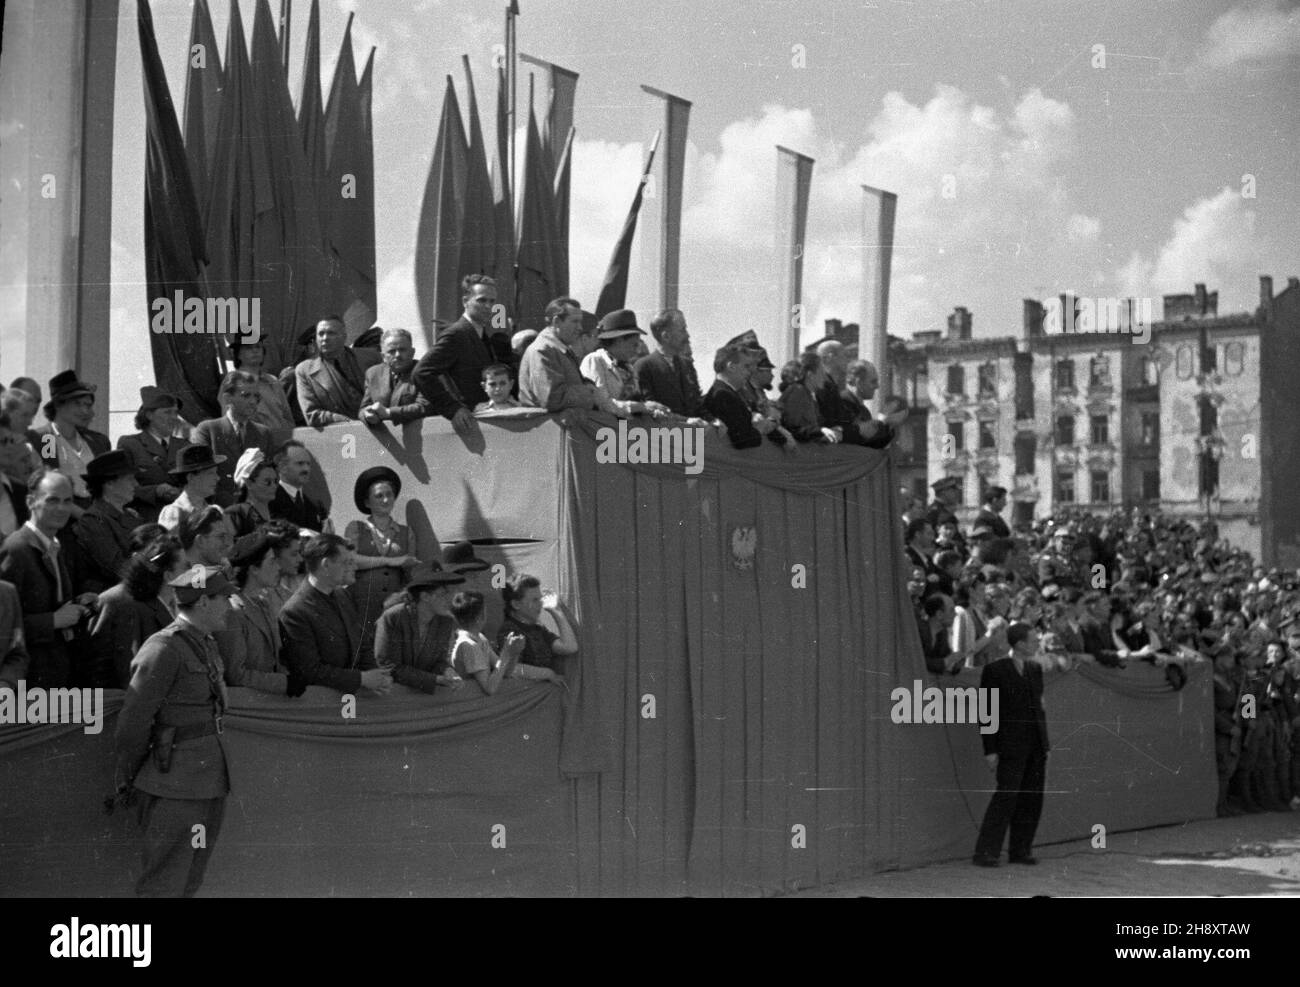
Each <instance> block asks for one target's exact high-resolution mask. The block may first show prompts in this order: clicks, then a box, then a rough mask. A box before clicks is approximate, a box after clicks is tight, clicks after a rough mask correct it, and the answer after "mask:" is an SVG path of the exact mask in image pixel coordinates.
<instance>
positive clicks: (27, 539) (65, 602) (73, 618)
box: [0, 470, 96, 688]
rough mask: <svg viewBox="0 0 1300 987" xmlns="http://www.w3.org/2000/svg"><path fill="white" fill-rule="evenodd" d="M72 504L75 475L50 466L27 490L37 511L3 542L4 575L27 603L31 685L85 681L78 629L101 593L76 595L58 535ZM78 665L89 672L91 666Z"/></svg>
mask: <svg viewBox="0 0 1300 987" xmlns="http://www.w3.org/2000/svg"><path fill="white" fill-rule="evenodd" d="M72 506H73V503H72V481H71V480H69V479H68V478H67V477H66V476H64V475H63V474H62V473H60V472H58V471H57V470H47V471H46V472H45V473H44V474H43V475H41V476H40V477H39V479H38V480H36V481H35V482H34V485H33V486H32V489H31V491H30V492H29V493H28V494H27V507H28V509H29V510H30V511H31V517H30V518H28V520H27V523H26V524H24V525H23V526H22V527H21V528H19V529H18V530H17V531H15V532H14V533H13V534H12V535H10V536H9V537H8V538H6V539H5V540H4V545H3V546H0V579H3V580H5V581H6V582H9V583H12V584H13V586H14V589H16V590H17V591H18V600H19V603H20V605H21V606H22V614H23V636H24V638H25V639H26V642H27V653H28V654H29V655H30V657H31V663H30V665H29V668H28V679H27V684H28V685H30V686H43V687H46V688H56V687H57V688H63V687H67V686H72V685H81V684H83V682H82V679H84V678H85V677H86V675H82V674H74V669H73V655H74V653H75V650H76V649H75V648H74V645H73V642H74V640H75V633H74V632H75V630H76V629H77V628H78V627H79V626H80V625H81V624H82V623H83V622H84V621H85V620H86V618H87V617H88V616H89V615H90V613H91V612H92V609H93V607H94V604H95V600H96V598H95V594H94V593H83V594H81V595H80V596H76V595H74V593H73V585H72V575H71V573H70V571H69V569H68V564H67V561H66V560H65V559H64V558H63V549H62V546H61V545H60V544H59V539H58V533H59V531H60V530H62V529H63V527H64V525H66V524H67V523H68V519H69V518H70V517H71V516H72ZM75 671H76V672H77V673H81V672H85V673H87V674H88V673H89V668H88V667H87V668H85V669H80V668H79V669H76V670H75ZM74 679H75V680H76V681H74ZM84 684H87V685H89V684H91V683H89V682H86V683H84Z"/></svg>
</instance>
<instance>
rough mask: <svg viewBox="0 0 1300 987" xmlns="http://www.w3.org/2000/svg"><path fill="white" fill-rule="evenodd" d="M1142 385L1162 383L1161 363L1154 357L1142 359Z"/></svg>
mask: <svg viewBox="0 0 1300 987" xmlns="http://www.w3.org/2000/svg"><path fill="white" fill-rule="evenodd" d="M1142 383H1144V384H1148V385H1156V384H1159V383H1160V361H1159V360H1157V359H1156V358H1155V357H1154V356H1144V357H1143V358H1142Z"/></svg>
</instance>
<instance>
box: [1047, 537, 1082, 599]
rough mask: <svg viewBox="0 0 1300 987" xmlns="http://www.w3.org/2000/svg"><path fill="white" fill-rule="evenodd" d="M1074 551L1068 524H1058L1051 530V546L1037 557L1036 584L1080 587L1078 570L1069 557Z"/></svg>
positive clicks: (1072, 538)
mask: <svg viewBox="0 0 1300 987" xmlns="http://www.w3.org/2000/svg"><path fill="white" fill-rule="evenodd" d="M1073 553H1074V531H1073V530H1071V528H1070V526H1069V525H1065V524H1063V525H1060V526H1059V527H1057V528H1056V530H1054V531H1053V532H1052V543H1051V547H1050V548H1048V550H1047V551H1046V552H1044V553H1043V554H1042V555H1040V556H1039V557H1038V585H1039V586H1046V585H1047V584H1048V583H1056V585H1057V586H1062V587H1064V586H1073V587H1074V588H1076V589H1082V588H1083V585H1082V583H1081V582H1080V580H1079V574H1078V570H1077V569H1076V568H1075V565H1074V560H1073V558H1072V557H1071V556H1072V555H1073Z"/></svg>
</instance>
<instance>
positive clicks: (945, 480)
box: [925, 476, 961, 531]
mask: <svg viewBox="0 0 1300 987" xmlns="http://www.w3.org/2000/svg"><path fill="white" fill-rule="evenodd" d="M930 489H931V490H933V491H934V503H932V504H931V505H930V506H929V508H927V509H926V512H925V516H926V519H927V520H928V521H929V522H930V526H931V527H932V528H934V530H935V531H938V530H939V525H941V524H945V523H951V524H956V523H957V515H956V514H954V513H953V508H954V507H959V506H961V477H958V476H945V477H940V478H939V479H938V480H935V481H934V482H933V483H931V484H930Z"/></svg>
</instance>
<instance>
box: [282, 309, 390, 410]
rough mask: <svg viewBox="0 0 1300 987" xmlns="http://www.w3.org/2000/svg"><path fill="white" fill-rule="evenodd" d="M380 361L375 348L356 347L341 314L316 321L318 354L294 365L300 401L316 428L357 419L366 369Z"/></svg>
mask: <svg viewBox="0 0 1300 987" xmlns="http://www.w3.org/2000/svg"><path fill="white" fill-rule="evenodd" d="M378 362H379V357H378V355H377V354H376V353H375V352H374V350H353V349H349V348H348V345H347V331H346V329H345V328H344V326H343V320H342V319H340V318H339V317H338V316H337V315H330V316H326V317H325V318H323V319H321V320H320V322H318V323H316V356H314V357H312V358H310V359H307V360H303V361H302V363H300V364H298V366H297V367H295V368H294V371H293V375H294V381H295V385H296V387H297V392H298V404H299V405H300V406H301V408H302V416H303V419H304V420H305V421H306V422H307V424H308V425H310V426H311V427H313V428H323V427H325V426H326V425H331V424H333V423H334V422H350V421H356V419H357V411H358V409H359V408H360V407H361V396H362V394H363V393H364V392H365V387H366V371H367V370H369V369H370V368H371V367H373V366H374V365H375V364H376V363H378Z"/></svg>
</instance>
